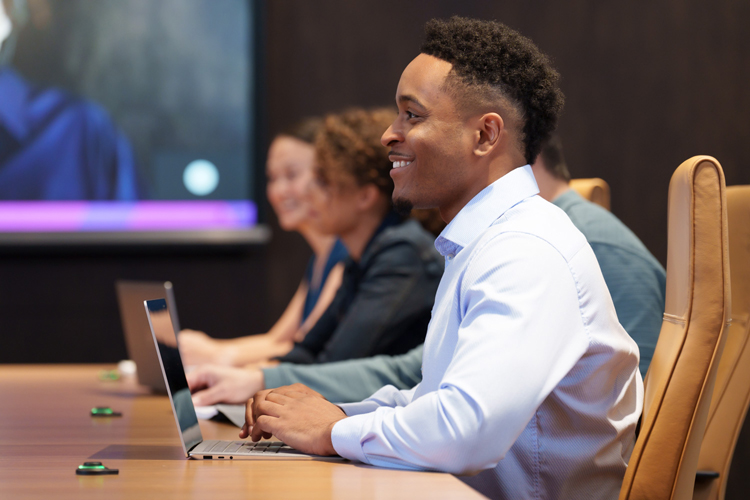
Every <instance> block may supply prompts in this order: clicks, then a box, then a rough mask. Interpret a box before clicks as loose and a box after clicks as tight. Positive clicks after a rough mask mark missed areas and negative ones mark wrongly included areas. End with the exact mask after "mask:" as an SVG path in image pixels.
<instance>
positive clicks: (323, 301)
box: [292, 262, 344, 342]
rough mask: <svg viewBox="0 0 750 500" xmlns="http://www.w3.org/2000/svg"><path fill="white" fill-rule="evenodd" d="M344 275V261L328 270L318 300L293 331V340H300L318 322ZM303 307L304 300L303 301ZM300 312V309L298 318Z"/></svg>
mask: <svg viewBox="0 0 750 500" xmlns="http://www.w3.org/2000/svg"><path fill="white" fill-rule="evenodd" d="M343 276H344V263H343V262H339V263H338V264H336V265H335V266H333V268H332V269H331V270H330V271H329V272H328V277H327V278H326V281H325V283H324V284H323V289H322V290H321V291H320V295H318V300H317V301H316V302H315V306H314V307H313V310H312V311H310V314H309V315H308V316H307V318H306V319H305V321H304V322H303V323H302V325H301V326H300V327H299V328H298V329H297V330H296V331H295V332H294V335H293V337H294V338H293V339H292V340H294V341H295V342H301V341H302V339H304V338H305V335H307V332H309V331H310V330H311V329H312V327H313V326H315V324H316V323H317V322H318V320H319V319H320V317H321V316H322V315H323V313H324V312H325V311H326V309H328V306H330V305H331V302H333V298H334V297H335V296H336V292H337V291H338V289H339V287H340V286H341V281H342V279H343ZM303 307H304V301H303ZM301 317H302V313H301V310H300V318H301Z"/></svg>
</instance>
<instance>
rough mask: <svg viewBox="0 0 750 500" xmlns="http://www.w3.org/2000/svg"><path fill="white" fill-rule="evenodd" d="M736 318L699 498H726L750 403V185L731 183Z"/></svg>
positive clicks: (714, 402) (712, 412)
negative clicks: (712, 474)
mask: <svg viewBox="0 0 750 500" xmlns="http://www.w3.org/2000/svg"><path fill="white" fill-rule="evenodd" d="M727 217H728V227H729V262H730V266H731V274H732V322H731V323H730V324H729V328H728V329H727V333H726V337H727V338H726V344H724V352H723V353H722V355H721V361H720V362H719V371H718V372H717V374H716V384H715V385H714V395H713V398H712V399H711V408H710V409H709V411H708V421H707V422H706V434H705V436H703V444H702V445H701V453H700V458H699V459H698V469H699V470H701V471H709V472H716V473H718V474H719V477H718V478H715V479H714V480H703V481H697V482H696V484H695V492H694V493H693V498H695V499H701V500H702V499H723V498H724V494H725V492H726V487H727V477H728V475H729V466H730V465H731V463H732V455H733V454H734V447H735V444H736V443H737V438H738V437H739V434H740V430H741V429H742V424H743V422H744V421H745V414H746V413H747V408H748V404H750V342H748V337H749V336H750V186H732V187H728V188H727Z"/></svg>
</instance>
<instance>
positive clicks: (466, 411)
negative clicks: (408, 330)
mask: <svg viewBox="0 0 750 500" xmlns="http://www.w3.org/2000/svg"><path fill="white" fill-rule="evenodd" d="M557 78H558V77H557V73H556V72H555V71H554V70H553V69H552V68H551V67H550V66H549V63H548V61H547V59H546V57H545V56H544V55H543V54H541V53H540V52H539V50H538V49H537V48H536V47H535V46H534V45H533V44H532V43H531V42H530V41H529V40H528V39H525V38H523V37H521V36H520V35H519V34H518V33H516V32H514V31H512V30H510V29H509V28H507V27H506V26H504V25H501V24H499V23H494V22H483V21H475V20H468V19H462V18H452V19H451V20H450V21H445V22H444V21H431V22H430V23H428V26H427V40H426V42H425V44H424V45H423V47H422V53H421V54H420V55H419V56H417V57H416V58H415V59H414V60H413V61H412V62H411V63H410V64H409V66H407V68H406V69H405V70H404V73H403V74H402V76H401V80H400V81H399V85H398V90H397V94H396V102H397V104H398V107H399V116H398V118H397V119H396V121H395V122H394V123H393V125H392V126H391V127H390V128H389V129H388V130H387V131H386V132H385V134H384V135H383V143H384V144H386V145H388V146H389V147H391V155H390V158H391V160H392V161H393V162H394V168H393V171H392V172H391V177H392V178H393V180H394V184H395V190H394V202H395V204H396V205H397V206H401V207H402V208H403V209H404V210H406V209H408V208H410V207H411V206H412V205H413V206H416V207H425V208H428V207H437V208H438V209H439V210H440V213H441V216H442V217H443V219H444V220H446V221H447V222H449V224H448V226H447V227H446V228H445V230H444V231H443V232H442V234H441V235H440V237H438V239H437V241H436V242H435V246H436V248H437V249H438V251H439V252H440V253H441V254H442V255H443V256H444V257H445V259H446V268H445V273H444V275H443V279H442V280H441V282H440V286H439V288H438V292H437V295H436V298H435V305H434V308H433V311H432V320H431V322H430V325H429V327H428V332H427V338H426V341H425V345H424V356H423V364H422V372H423V377H422V382H421V383H420V384H418V385H417V386H416V387H415V388H413V389H411V390H404V391H398V390H396V389H395V388H393V387H384V388H383V389H381V390H380V391H378V392H376V393H375V394H374V395H373V396H372V397H370V398H368V399H367V400H365V401H363V402H362V403H353V404H349V405H342V407H341V408H339V407H337V406H335V405H332V404H331V403H328V402H327V401H325V400H324V399H322V398H321V397H319V395H317V394H316V393H314V392H313V391H310V390H309V389H307V388H305V387H304V386H301V385H294V386H288V387H284V388H279V389H274V390H270V391H263V392H260V393H258V394H256V395H255V397H254V398H253V400H252V401H251V402H250V403H249V404H248V415H247V417H248V418H247V423H246V425H245V427H243V430H242V432H241V433H240V436H241V437H246V436H248V435H250V434H251V435H252V438H253V439H255V440H257V439H260V438H261V437H262V436H266V437H267V436H270V435H272V434H273V435H276V436H277V437H279V438H280V439H282V440H283V441H285V442H287V443H288V444H290V445H292V446H294V447H296V448H298V449H300V450H302V451H306V452H310V453H317V454H321V455H328V454H335V453H338V454H339V455H341V456H344V457H347V458H350V459H353V460H358V461H361V462H364V463H369V464H372V465H379V466H388V467H396V468H406V469H417V470H439V471H444V472H451V473H454V474H460V475H461V476H460V477H461V479H462V480H464V481H466V482H467V483H468V484H470V485H472V486H473V487H475V488H476V489H477V490H479V491H480V492H481V493H483V494H485V495H488V496H491V497H496V498H612V497H615V496H616V495H617V492H618V491H619V487H620V483H621V482H622V478H623V476H624V472H625V468H626V465H627V460H628V458H629V456H630V453H631V451H632V447H633V444H634V436H635V425H636V422H637V420H638V417H639V415H640V413H641V407H642V397H643V386H642V381H641V377H640V374H639V372H638V348H637V346H636V344H635V343H634V342H633V340H632V339H631V338H630V337H629V336H628V334H627V333H626V332H625V330H624V329H623V328H622V327H621V326H620V324H619V323H618V321H617V316H616V314H615V309H614V306H613V305H612V300H611V298H610V296H609V292H608V291H607V287H606V284H605V282H604V278H603V277H602V274H601V271H600V269H599V266H598V264H597V261H596V257H595V256H594V253H593V251H592V250H591V247H590V246H589V245H588V243H587V242H586V239H585V237H584V236H583V235H582V234H581V233H580V231H578V230H577V229H576V228H575V226H573V224H572V222H571V221H570V219H569V218H568V217H567V216H566V215H565V213H564V212H563V211H562V210H560V209H558V208H556V207H554V206H553V205H552V204H550V203H548V202H546V201H544V200H543V199H542V198H541V197H539V196H537V193H538V188H537V184H536V182H535V180H534V176H533V174H532V171H531V167H529V166H528V164H529V163H532V162H533V161H534V159H535V157H536V156H537V154H538V153H539V148H540V145H541V143H542V142H543V141H544V140H545V139H546V138H547V137H548V136H549V134H550V133H551V131H552V130H553V129H554V127H555V125H556V122H557V116H558V114H559V111H560V109H561V107H562V94H561V93H560V91H559V89H558V88H557ZM524 165H525V166H524ZM342 410H343V412H344V413H342Z"/></svg>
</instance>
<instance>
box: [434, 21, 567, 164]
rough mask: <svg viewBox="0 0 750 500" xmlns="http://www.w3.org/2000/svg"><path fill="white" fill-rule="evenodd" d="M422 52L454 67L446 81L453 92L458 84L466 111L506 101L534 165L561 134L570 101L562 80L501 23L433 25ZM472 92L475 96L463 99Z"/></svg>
mask: <svg viewBox="0 0 750 500" xmlns="http://www.w3.org/2000/svg"><path fill="white" fill-rule="evenodd" d="M425 34H426V38H425V41H424V43H423V45H422V48H421V52H422V53H424V54H427V55H431V56H434V57H437V58H439V59H442V60H444V61H447V62H449V63H451V64H453V69H452V70H451V73H450V74H449V76H448V78H447V79H446V84H447V86H448V87H451V86H455V82H450V81H448V80H449V79H450V78H454V79H455V80H458V83H459V85H460V86H461V87H463V88H461V89H459V92H453V94H454V95H455V96H456V97H457V100H458V101H459V102H458V103H459V105H460V106H461V107H462V108H463V107H467V106H468V107H471V106H472V103H470V102H467V99H465V98H463V97H468V99H472V100H473V101H474V103H477V102H478V103H481V104H486V103H488V102H497V101H498V97H500V98H501V99H503V100H505V101H506V103H507V104H509V105H510V106H511V107H512V108H513V109H514V110H515V111H516V112H518V114H519V118H520V119H521V120H523V130H522V132H523V137H522V141H523V145H524V149H525V151H524V154H525V156H526V161H527V162H528V163H533V162H534V160H535V159H536V157H537V155H538V154H539V151H540V149H541V146H542V143H543V142H544V141H545V140H546V139H547V137H548V136H549V135H550V133H552V132H553V131H554V130H555V127H556V126H557V119H558V116H559V114H560V112H561V111H562V107H563V102H564V97H563V93H562V91H561V90H560V89H559V88H558V79H559V75H558V73H557V71H555V70H554V69H553V68H552V66H551V65H550V62H549V60H548V59H547V56H545V55H544V54H543V53H542V52H541V51H540V50H539V49H538V48H537V47H536V45H534V43H533V42H532V41H531V40H529V39H528V38H525V37H523V36H521V34H519V33H518V32H516V31H514V30H512V29H510V28H509V27H507V26H505V25H504V24H501V23H498V22H495V21H480V20H477V19H467V18H463V17H458V16H454V17H452V18H450V20H448V21H444V20H439V19H433V20H431V21H429V22H428V23H427V24H426V25H425ZM467 91H469V93H470V94H471V95H469V96H463V97H462V96H461V95H460V94H466V93H467Z"/></svg>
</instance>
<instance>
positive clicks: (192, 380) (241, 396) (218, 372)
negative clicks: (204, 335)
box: [186, 365, 263, 406]
mask: <svg viewBox="0 0 750 500" xmlns="http://www.w3.org/2000/svg"><path fill="white" fill-rule="evenodd" d="M186 377H187V381H188V386H189V387H190V392H192V393H193V404H194V405H196V406H208V405H212V404H216V403H236V404H239V403H245V402H246V401H247V400H248V399H249V398H250V396H252V395H253V394H255V393H256V392H258V391H259V390H261V389H263V372H262V371H261V370H245V369H243V368H230V367H227V366H216V365H204V366H201V367H200V368H196V369H195V370H193V371H191V372H189V373H188V374H187V375H186Z"/></svg>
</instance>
